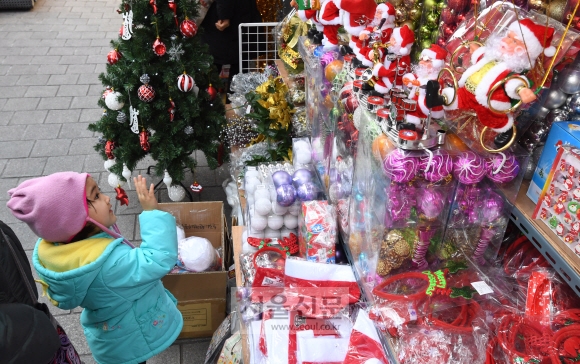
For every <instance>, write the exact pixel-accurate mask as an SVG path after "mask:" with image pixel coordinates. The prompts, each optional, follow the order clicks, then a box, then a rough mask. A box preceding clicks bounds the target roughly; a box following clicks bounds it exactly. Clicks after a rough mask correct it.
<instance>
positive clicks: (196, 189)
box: [189, 181, 203, 193]
mask: <svg viewBox="0 0 580 364" xmlns="http://www.w3.org/2000/svg"><path fill="white" fill-rule="evenodd" d="M189 188H191V190H192V191H193V192H196V193H199V192H201V191H203V187H202V186H201V185H200V184H199V183H197V181H195V182H193V183H192V184H191V186H189Z"/></svg>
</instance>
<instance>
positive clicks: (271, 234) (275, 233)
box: [264, 228, 280, 239]
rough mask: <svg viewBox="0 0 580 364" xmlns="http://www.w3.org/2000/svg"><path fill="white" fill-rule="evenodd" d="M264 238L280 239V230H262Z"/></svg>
mask: <svg viewBox="0 0 580 364" xmlns="http://www.w3.org/2000/svg"><path fill="white" fill-rule="evenodd" d="M264 237H265V238H266V239H280V230H274V229H270V228H266V230H264Z"/></svg>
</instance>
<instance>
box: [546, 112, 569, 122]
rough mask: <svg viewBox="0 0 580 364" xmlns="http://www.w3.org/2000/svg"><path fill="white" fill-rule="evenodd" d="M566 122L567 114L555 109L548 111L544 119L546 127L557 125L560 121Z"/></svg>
mask: <svg viewBox="0 0 580 364" xmlns="http://www.w3.org/2000/svg"><path fill="white" fill-rule="evenodd" d="M567 120H568V113H567V112H565V111H564V110H560V109H556V110H552V111H550V113H549V114H548V116H547V117H546V123H547V125H552V124H553V123H558V122H560V121H567Z"/></svg>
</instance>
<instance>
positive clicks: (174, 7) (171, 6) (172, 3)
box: [168, 0, 179, 27]
mask: <svg viewBox="0 0 580 364" xmlns="http://www.w3.org/2000/svg"><path fill="white" fill-rule="evenodd" d="M168 5H169V9H171V11H173V19H175V26H176V27H179V21H178V20H177V4H176V3H175V0H169V4H168Z"/></svg>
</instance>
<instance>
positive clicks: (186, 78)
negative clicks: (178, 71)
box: [177, 72, 195, 92]
mask: <svg viewBox="0 0 580 364" xmlns="http://www.w3.org/2000/svg"><path fill="white" fill-rule="evenodd" d="M193 86H195V81H194V80H193V77H191V76H190V75H188V74H187V73H185V72H183V74H182V75H179V77H177V88H178V89H179V91H181V92H189V91H191V90H193Z"/></svg>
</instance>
